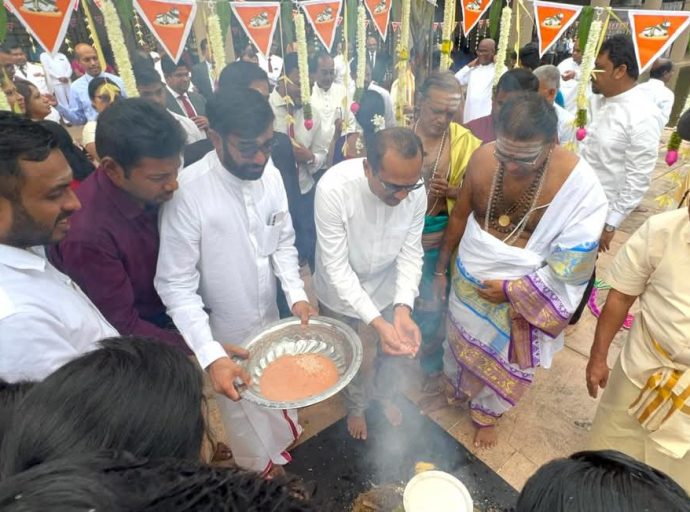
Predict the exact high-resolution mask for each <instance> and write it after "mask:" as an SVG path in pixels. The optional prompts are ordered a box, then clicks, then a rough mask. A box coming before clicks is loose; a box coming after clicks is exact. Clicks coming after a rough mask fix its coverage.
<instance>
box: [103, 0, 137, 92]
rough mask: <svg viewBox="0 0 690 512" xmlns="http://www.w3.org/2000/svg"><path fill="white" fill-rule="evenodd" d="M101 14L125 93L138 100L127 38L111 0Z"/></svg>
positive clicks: (106, 1)
mask: <svg viewBox="0 0 690 512" xmlns="http://www.w3.org/2000/svg"><path fill="white" fill-rule="evenodd" d="M101 12H103V21H104V23H105V31H106V33H107V34H108V41H110V46H111V48H112V49H113V56H114V57H115V63H116V64H117V69H118V70H119V72H120V78H121V79H122V84H123V85H124V88H125V93H127V97H128V98H136V97H138V96H139V91H138V90H137V82H136V80H135V79H134V71H133V70H132V63H131V62H130V60H129V53H128V52H127V45H125V36H124V34H123V33H122V25H121V24H120V17H119V16H118V14H117V9H115V5H114V4H113V2H112V1H111V0H105V1H104V2H103V6H102V8H101Z"/></svg>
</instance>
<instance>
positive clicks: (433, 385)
mask: <svg viewBox="0 0 690 512" xmlns="http://www.w3.org/2000/svg"><path fill="white" fill-rule="evenodd" d="M445 387H446V377H445V375H443V372H439V373H430V374H428V375H426V376H425V377H424V384H422V393H427V394H429V395H436V394H438V393H441V392H442V391H443V389H444V388H445Z"/></svg>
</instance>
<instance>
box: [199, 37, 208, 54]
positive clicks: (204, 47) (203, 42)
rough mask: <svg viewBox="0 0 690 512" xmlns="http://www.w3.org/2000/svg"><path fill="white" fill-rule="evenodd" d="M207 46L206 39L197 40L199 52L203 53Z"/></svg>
mask: <svg viewBox="0 0 690 512" xmlns="http://www.w3.org/2000/svg"><path fill="white" fill-rule="evenodd" d="M207 46H208V41H207V40H206V39H202V40H201V41H200V42H199V49H200V50H201V53H204V52H205V51H206V47H207Z"/></svg>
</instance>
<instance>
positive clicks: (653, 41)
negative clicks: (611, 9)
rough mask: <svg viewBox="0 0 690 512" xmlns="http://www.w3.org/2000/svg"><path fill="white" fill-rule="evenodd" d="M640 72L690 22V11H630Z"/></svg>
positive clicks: (652, 61)
mask: <svg viewBox="0 0 690 512" xmlns="http://www.w3.org/2000/svg"><path fill="white" fill-rule="evenodd" d="M628 18H629V19H630V30H631V31H632V36H633V42H634V43H635V56H636V57H637V65H638V66H639V68H640V73H643V72H644V71H645V70H646V69H647V68H648V67H649V66H651V65H652V64H653V63H654V61H655V60H656V59H658V58H659V57H660V56H661V54H663V53H664V52H665V51H666V49H667V48H668V47H669V46H671V44H672V43H673V41H675V39H676V38H677V37H678V36H679V35H680V34H681V33H682V32H683V30H685V29H686V28H687V27H688V25H689V24H690V12H684V11H634V10H633V11H628Z"/></svg>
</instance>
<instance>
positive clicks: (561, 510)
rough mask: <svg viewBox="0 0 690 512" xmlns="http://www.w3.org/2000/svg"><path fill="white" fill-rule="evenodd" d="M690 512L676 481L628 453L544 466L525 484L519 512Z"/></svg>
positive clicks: (586, 454)
mask: <svg viewBox="0 0 690 512" xmlns="http://www.w3.org/2000/svg"><path fill="white" fill-rule="evenodd" d="M600 511H601V512H643V511H645V512H646V511H655V512H656V511H658V512H661V511H664V512H688V511H690V499H689V498H688V495H687V493H686V492H685V491H684V490H683V489H682V488H681V487H680V486H679V485H678V484H677V483H676V482H674V481H673V480H672V479H671V478H670V477H668V476H667V475H666V474H664V473H662V472H661V471H659V470H656V469H653V468H651V467H650V466H647V465H646V464H644V463H642V462H638V461H636V460H635V459H633V458H631V457H628V456H627V455H625V454H623V453H620V452H616V451H612V450H605V451H598V452H596V451H589V452H579V453H576V454H574V455H572V456H571V457H569V458H567V459H557V460H554V461H552V462H549V463H548V464H546V465H544V466H542V467H541V468H540V469H539V470H538V471H537V472H536V473H535V474H534V475H533V476H532V477H531V478H530V479H529V480H528V481H527V483H526V484H525V487H524V488H523V489H522V493H521V494H520V498H519V499H518V503H517V508H516V512H600Z"/></svg>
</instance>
